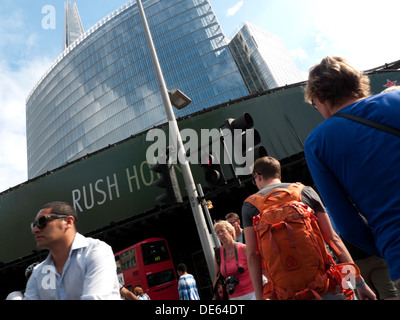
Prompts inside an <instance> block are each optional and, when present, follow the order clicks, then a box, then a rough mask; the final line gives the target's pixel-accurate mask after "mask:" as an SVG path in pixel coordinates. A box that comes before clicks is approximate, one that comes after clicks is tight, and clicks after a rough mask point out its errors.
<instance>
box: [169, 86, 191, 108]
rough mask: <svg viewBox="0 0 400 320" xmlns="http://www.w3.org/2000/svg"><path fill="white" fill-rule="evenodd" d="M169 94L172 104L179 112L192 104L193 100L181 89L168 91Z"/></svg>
mask: <svg viewBox="0 0 400 320" xmlns="http://www.w3.org/2000/svg"><path fill="white" fill-rule="evenodd" d="M168 94H169V99H170V100H171V104H172V105H173V106H174V107H175V108H177V109H179V110H181V109H183V108H185V107H187V106H188V105H189V104H190V103H191V102H192V100H191V99H190V98H189V97H188V96H187V95H186V94H184V93H183V92H182V91H181V90H179V89H172V90H171V91H168Z"/></svg>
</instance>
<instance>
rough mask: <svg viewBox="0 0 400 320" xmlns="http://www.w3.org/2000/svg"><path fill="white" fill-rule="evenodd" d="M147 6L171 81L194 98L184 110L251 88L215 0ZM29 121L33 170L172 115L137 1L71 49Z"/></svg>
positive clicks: (34, 101) (38, 89)
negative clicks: (229, 43) (231, 48)
mask: <svg viewBox="0 0 400 320" xmlns="http://www.w3.org/2000/svg"><path fill="white" fill-rule="evenodd" d="M68 3H69V1H68ZM143 6H144V8H145V12H146V16H147V19H148V23H149V26H150V29H151V33H152V36H153V40H154V44H155V47H156V50H157V54H158V57H159V59H160V64H161V68H162V71H163V73H164V77H165V81H166V84H167V87H168V89H169V90H172V89H175V88H177V89H180V90H181V91H183V92H184V93H185V94H186V95H188V96H189V97H190V98H191V99H192V103H191V104H190V105H189V106H188V107H187V108H185V109H182V110H175V114H176V116H177V117H180V116H184V115H187V114H190V113H193V112H196V111H198V110H201V109H203V108H207V107H211V106H214V105H217V104H219V103H223V102H226V101H228V100H229V99H236V98H239V97H242V96H245V95H247V94H248V90H247V88H246V86H245V84H244V81H243V79H242V77H241V75H240V72H239V71H238V68H237V66H236V64H235V61H234V60H233V58H232V55H231V53H230V51H229V49H228V46H227V41H226V38H225V36H224V34H223V32H222V30H221V27H220V25H219V23H218V21H217V19H216V17H215V14H214V12H213V10H212V8H211V5H210V3H209V1H208V0H144V1H143ZM76 12H77V11H76ZM77 16H79V15H77V14H75V15H74V17H77ZM26 121H27V126H26V127H27V146H28V177H29V178H33V177H35V176H37V175H40V174H42V173H44V172H46V171H48V170H51V169H54V168H57V167H59V166H61V165H63V164H65V163H66V162H67V161H71V160H75V159H78V158H80V157H82V156H84V155H86V154H87V153H91V152H94V151H96V150H99V149H101V148H103V147H105V146H107V145H109V144H112V143H115V142H117V141H120V140H122V139H125V138H127V137H129V136H131V135H132V134H136V133H139V132H142V131H144V130H146V129H150V128H152V127H153V126H155V125H158V124H161V123H164V122H166V121H167V119H166V115H165V111H164V106H163V104H162V100H161V97H160V93H159V90H158V85H157V81H156V77H155V73H154V70H153V66H152V61H151V58H150V55H149V51H148V48H147V45H146V39H145V36H144V32H143V27H142V24H141V21H140V17H139V14H138V11H137V6H136V1H130V2H128V3H127V4H126V5H124V6H122V7H121V8H119V9H117V10H116V11H114V12H112V13H111V14H110V15H108V16H107V17H106V18H104V19H103V20H101V21H100V22H98V23H97V24H96V25H95V26H93V27H92V28H90V29H89V30H88V31H86V32H85V33H84V34H82V35H81V36H80V37H79V38H78V39H77V40H76V41H75V42H73V43H71V44H70V45H69V46H68V47H67V48H66V49H65V51H64V52H63V53H62V54H61V56H60V57H59V58H58V59H57V60H56V61H55V62H54V63H53V65H52V66H51V67H50V69H49V70H48V72H47V73H46V74H45V75H44V76H43V78H42V79H41V80H40V81H39V82H38V84H37V85H36V86H35V87H34V89H33V90H32V92H31V93H30V95H29V97H28V99H27V104H26Z"/></svg>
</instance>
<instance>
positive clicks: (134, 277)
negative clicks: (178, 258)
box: [115, 238, 179, 300]
mask: <svg viewBox="0 0 400 320" xmlns="http://www.w3.org/2000/svg"><path fill="white" fill-rule="evenodd" d="M115 261H116V264H117V274H118V279H119V281H120V283H121V284H122V285H123V286H124V287H125V288H127V289H128V290H131V291H132V292H133V291H134V288H135V287H136V286H141V287H142V289H143V291H144V292H145V293H147V294H148V295H149V297H150V299H151V300H178V299H179V293H178V280H177V275H176V272H175V267H174V264H173V262H172V259H171V253H170V251H169V248H168V243H167V241H166V240H165V239H162V238H150V239H146V240H143V241H141V242H139V243H136V244H134V245H133V246H131V247H129V248H126V249H124V250H122V251H120V252H117V253H116V254H115Z"/></svg>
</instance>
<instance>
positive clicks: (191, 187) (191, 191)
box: [136, 0, 215, 282]
mask: <svg viewBox="0 0 400 320" xmlns="http://www.w3.org/2000/svg"><path fill="white" fill-rule="evenodd" d="M136 3H137V6H138V10H139V14H140V19H141V20H142V24H143V29H144V33H145V36H146V40H147V45H148V47H149V51H150V55H151V59H152V61H153V67H154V71H155V73H156V76H157V82H158V86H159V88H160V92H161V97H162V100H163V103H164V108H165V112H166V114H167V118H168V121H169V130H170V135H171V136H172V137H174V138H175V137H176V141H175V139H172V140H173V143H174V144H175V143H176V144H177V145H173V146H174V147H175V150H177V152H178V159H179V165H180V167H181V169H182V175H183V179H184V181H185V186H186V190H187V194H188V197H189V201H190V207H191V208H192V212H193V217H194V220H195V223H196V226H197V231H198V233H199V237H200V242H201V245H202V248H203V252H204V255H205V258H206V262H207V266H208V271H209V272H210V277H211V280H212V281H213V282H214V278H215V266H214V250H213V247H212V245H211V243H210V239H209V232H208V229H207V224H206V221H205V218H204V215H203V212H202V208H201V205H200V203H199V201H198V193H197V190H196V185H195V183H194V180H193V175H192V172H191V169H190V166H189V162H188V161H187V158H186V152H185V149H184V147H183V142H182V137H181V134H180V132H179V128H178V124H177V122H176V118H175V114H174V111H173V109H172V105H171V101H170V99H169V95H168V90H167V86H166V85H165V81H164V76H163V74H162V71H161V67H160V63H159V60H158V57H157V53H156V49H155V47H154V43H153V39H152V36H151V33H150V29H149V25H148V23H147V19H146V15H145V13H144V9H143V5H142V1H141V0H136Z"/></svg>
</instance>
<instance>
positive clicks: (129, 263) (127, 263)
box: [121, 249, 136, 270]
mask: <svg viewBox="0 0 400 320" xmlns="http://www.w3.org/2000/svg"><path fill="white" fill-rule="evenodd" d="M121 266H122V270H128V269H131V268H134V267H136V255H135V249H130V250H128V251H125V252H123V253H121Z"/></svg>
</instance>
